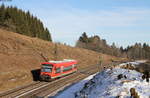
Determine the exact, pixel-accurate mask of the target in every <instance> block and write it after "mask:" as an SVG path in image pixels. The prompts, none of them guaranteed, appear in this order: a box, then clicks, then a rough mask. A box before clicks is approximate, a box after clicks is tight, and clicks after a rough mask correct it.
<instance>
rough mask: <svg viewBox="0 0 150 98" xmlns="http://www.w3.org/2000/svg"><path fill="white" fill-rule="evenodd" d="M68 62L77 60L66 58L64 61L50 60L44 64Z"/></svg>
mask: <svg viewBox="0 0 150 98" xmlns="http://www.w3.org/2000/svg"><path fill="white" fill-rule="evenodd" d="M67 62H77V61H76V60H72V59H64V60H62V61H48V62H44V63H42V64H45V63H46V64H60V63H67Z"/></svg>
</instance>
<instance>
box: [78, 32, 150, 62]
mask: <svg viewBox="0 0 150 98" xmlns="http://www.w3.org/2000/svg"><path fill="white" fill-rule="evenodd" d="M76 47H79V48H85V49H89V50H93V51H96V52H101V53H104V54H109V55H113V56H117V57H127V58H130V59H150V46H149V45H148V44H146V43H144V44H141V43H136V44H135V45H132V46H128V47H127V48H125V49H123V47H119V48H118V47H117V46H116V45H115V43H113V44H112V45H108V44H107V41H106V40H105V39H101V38H100V37H99V36H97V35H95V36H91V37H88V36H87V34H86V32H84V33H83V34H82V35H81V36H80V37H79V39H78V41H77V43H76Z"/></svg>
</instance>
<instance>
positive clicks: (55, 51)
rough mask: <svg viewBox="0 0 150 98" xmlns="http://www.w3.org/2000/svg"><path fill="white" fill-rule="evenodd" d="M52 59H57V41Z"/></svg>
mask: <svg viewBox="0 0 150 98" xmlns="http://www.w3.org/2000/svg"><path fill="white" fill-rule="evenodd" d="M54 60H58V46H57V43H55V48H54Z"/></svg>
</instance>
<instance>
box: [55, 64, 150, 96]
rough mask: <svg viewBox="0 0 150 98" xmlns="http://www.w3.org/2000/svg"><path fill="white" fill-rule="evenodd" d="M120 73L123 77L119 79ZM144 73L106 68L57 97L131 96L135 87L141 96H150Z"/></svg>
mask: <svg viewBox="0 0 150 98" xmlns="http://www.w3.org/2000/svg"><path fill="white" fill-rule="evenodd" d="M130 63H132V64H133V65H136V64H139V62H130ZM120 65H121V64H120ZM122 65H123V64H122ZM120 74H122V76H123V77H122V78H121V79H118V75H120ZM142 75H143V74H142V73H139V72H137V71H135V70H129V69H122V68H120V67H116V68H113V69H105V70H104V71H102V72H100V73H98V74H97V75H92V76H90V77H88V78H86V79H84V80H82V81H81V82H79V83H77V84H75V85H73V86H71V87H70V88H68V89H66V90H64V91H63V92H62V93H60V94H59V95H57V96H56V98H75V97H76V98H116V97H117V96H120V98H130V96H131V94H130V89H131V88H135V90H136V92H137V93H138V95H139V96H140V98H150V83H148V82H146V80H143V79H142Z"/></svg>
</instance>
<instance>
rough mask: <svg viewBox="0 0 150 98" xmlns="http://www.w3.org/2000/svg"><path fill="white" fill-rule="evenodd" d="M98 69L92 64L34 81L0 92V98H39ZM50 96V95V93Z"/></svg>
mask: <svg viewBox="0 0 150 98" xmlns="http://www.w3.org/2000/svg"><path fill="white" fill-rule="evenodd" d="M98 71H100V70H99V69H98V68H97V65H92V66H90V67H87V68H85V69H82V70H78V72H76V73H74V74H71V75H68V76H65V77H62V78H60V79H57V80H54V81H52V82H35V83H32V84H30V85H27V86H24V87H20V88H18V89H14V90H11V91H8V92H5V93H3V94H0V98H41V97H46V96H49V95H50V94H51V93H54V92H55V91H57V90H58V89H59V88H62V87H64V88H65V86H67V85H71V84H72V83H76V82H78V81H80V80H82V79H84V78H86V77H88V76H89V75H91V74H94V73H96V72H98ZM50 96H51V95H50Z"/></svg>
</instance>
